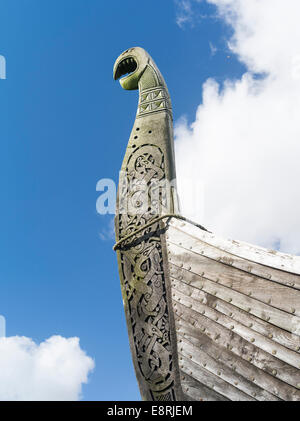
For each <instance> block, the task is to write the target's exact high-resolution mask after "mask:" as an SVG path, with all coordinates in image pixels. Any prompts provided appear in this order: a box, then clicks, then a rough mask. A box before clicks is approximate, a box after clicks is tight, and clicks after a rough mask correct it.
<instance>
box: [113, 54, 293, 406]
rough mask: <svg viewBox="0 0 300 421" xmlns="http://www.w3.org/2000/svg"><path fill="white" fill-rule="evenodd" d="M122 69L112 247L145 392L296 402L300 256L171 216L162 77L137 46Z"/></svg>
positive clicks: (149, 395) (118, 67) (119, 64)
mask: <svg viewBox="0 0 300 421" xmlns="http://www.w3.org/2000/svg"><path fill="white" fill-rule="evenodd" d="M128 73H129V74H128ZM127 74H128V75H127ZM126 75H127V76H126ZM121 76H125V77H123V78H122V79H121V80H120V83H121V85H122V87H123V88H124V89H128V90H132V89H139V91H140V93H139V105H138V110H137V116H136V120H135V122H134V126H133V129H132V132H131V135H130V139H129V143H128V147H127V150H126V154H125V157H124V161H123V164H122V171H121V173H120V185H119V190H118V200H117V209H116V218H115V227H116V240H117V243H116V245H115V248H114V249H116V250H117V257H118V266H119V273H120V279H121V289H122V295H123V302H124V309H125V315H126V321H127V327H128V335H129V342H130V347H131V352H132V356H133V363H134V367H135V371H136V376H137V380H138V383H139V387H140V391H141V395H142V398H143V399H145V400H157V401H167V400H183V399H188V400H193V399H196V400H208V401H222V400H241V401H255V400H262V401H265V400H267V401H277V400H294V401H300V391H299V389H300V370H299V369H300V352H299V351H300V257H297V256H290V255H287V254H283V253H278V252H276V251H274V250H266V249H263V248H261V247H256V246H252V245H249V244H247V243H243V242H240V241H232V240H224V239H221V238H218V237H217V236H215V235H214V234H211V233H209V232H207V231H205V229H203V228H202V227H201V226H197V224H194V223H190V222H188V221H187V220H186V219H185V221H186V222H182V219H184V218H183V217H182V216H180V215H176V217H175V216H174V213H178V212H179V210H178V206H177V195H176V180H175V165H174V148H173V130H172V108H171V102H170V98H169V93H168V90H167V87H166V84H165V82H164V79H163V77H162V75H161V73H160V72H159V70H158V68H157V66H156V65H155V63H154V62H153V60H152V58H151V57H150V56H149V55H148V53H147V52H146V51H145V50H143V49H141V48H139V47H135V48H130V49H128V50H126V51H124V53H122V54H121V55H120V57H119V58H118V59H117V61H116V63H115V66H114V78H115V79H118V78H119V77H121ZM153 194H154V196H153ZM166 218H168V221H167V219H166ZM179 219H180V221H179ZM164 221H165V222H164ZM166 221H167V222H166Z"/></svg>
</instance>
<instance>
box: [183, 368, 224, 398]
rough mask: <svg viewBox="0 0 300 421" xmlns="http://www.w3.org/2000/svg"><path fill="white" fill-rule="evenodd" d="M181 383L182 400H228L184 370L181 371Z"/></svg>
mask: <svg viewBox="0 0 300 421" xmlns="http://www.w3.org/2000/svg"><path fill="white" fill-rule="evenodd" d="M181 384H182V388H183V392H184V395H185V399H184V400H192V401H193V400H195V401H207V402H218V401H229V400H230V399H228V398H225V396H222V395H220V394H219V393H216V392H215V391H214V390H213V389H211V388H209V387H207V386H205V385H204V384H202V383H200V382H199V381H197V380H195V379H194V377H192V376H189V375H188V374H187V373H185V372H184V371H181Z"/></svg>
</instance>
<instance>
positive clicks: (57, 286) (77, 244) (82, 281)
mask: <svg viewBox="0 0 300 421" xmlns="http://www.w3.org/2000/svg"><path fill="white" fill-rule="evenodd" d="M194 7H195V9H194V13H197V14H199V15H202V18H201V17H200V16H198V15H197V14H196V15H195V14H194V15H193V20H192V21H189V22H185V23H184V24H182V25H181V26H179V25H178V23H176V19H177V20H178V16H179V14H180V13H182V10H180V8H179V4H178V2H177V3H175V2H173V1H171V0H167V1H161V0H151V2H141V1H136V0H129V1H124V0H123V1H120V0H115V1H114V2H103V1H100V0H43V1H40V0H26V1H23V0H1V1H0V54H1V55H3V56H5V58H6V62H7V79H6V80H0V121H1V124H0V130H1V152H0V172H1V176H0V183H1V187H0V188H1V202H2V205H1V214H2V217H1V237H0V247H1V264H0V282H1V283H0V288H1V289H0V314H2V315H4V316H5V317H6V322H7V336H14V335H20V336H23V335H24V336H27V337H30V338H32V339H33V340H34V341H36V342H41V341H43V340H45V339H46V338H48V337H50V336H52V335H62V336H64V337H72V336H78V337H79V338H80V343H81V347H82V348H83V349H84V350H85V351H86V352H87V354H88V355H89V356H91V357H92V358H94V359H95V363H96V367H95V369H94V372H93V373H92V375H91V376H90V378H89V383H88V384H87V385H84V387H83V399H85V400H137V399H140V395H139V391H138V387H137V383H136V380H135V375H134V371H133V366H132V362H131V356H130V352H129V345H128V339H127V331H126V325H125V318H124V313H123V306H122V299H121V292H120V287H119V276H118V272H117V262H116V256H115V253H114V252H113V251H112V246H113V239H112V238H111V236H110V234H109V231H110V230H109V226H110V224H111V220H112V216H111V215H109V216H100V215H98V214H97V212H96V200H97V197H98V195H99V193H98V192H96V183H97V181H98V180H99V179H101V178H112V179H114V180H117V177H118V171H119V168H120V165H121V162H122V159H123V155H124V152H125V148H126V144H127V141H128V137H129V133H130V130H131V126H132V123H133V121H134V118H135V112H136V105H137V92H125V91H123V90H122V89H121V88H120V86H119V84H118V83H117V82H114V81H113V78H112V68H113V64H114V61H115V59H116V58H117V57H118V55H119V54H120V53H121V52H122V51H123V50H125V49H127V48H129V47H132V46H141V47H143V48H145V49H146V50H147V51H148V52H149V53H150V54H151V55H152V56H153V58H154V60H155V61H156V63H157V65H158V66H159V68H160V70H161V72H162V73H163V75H164V77H165V79H166V82H167V84H168V88H169V91H170V94H171V98H172V103H173V111H174V120H175V121H177V120H178V119H179V118H180V117H181V116H182V115H186V117H187V120H188V121H193V119H194V118H195V112H196V108H197V106H198V105H199V103H200V101H201V95H202V84H203V83H204V82H205V80H206V79H207V78H209V77H214V78H215V79H216V80H217V81H219V82H222V81H223V80H224V79H225V78H238V77H240V75H241V74H242V72H243V71H244V67H243V66H242V65H241V64H239V63H238V61H237V60H236V59H235V58H234V56H232V54H231V53H230V52H229V51H228V49H227V47H226V41H227V39H228V37H229V36H230V33H231V32H230V30H229V29H228V28H227V27H226V26H225V25H224V24H223V23H222V21H221V20H220V19H218V18H216V13H215V8H214V7H213V6H212V5H207V4H206V3H205V2H202V3H199V4H194ZM203 15H205V17H203ZM210 45H211V46H212V45H213V46H214V47H216V48H217V51H216V52H215V53H214V54H213V52H212V49H211V47H210ZM228 56H230V57H229V58H228ZM100 234H102V235H100ZM103 237H105V239H103Z"/></svg>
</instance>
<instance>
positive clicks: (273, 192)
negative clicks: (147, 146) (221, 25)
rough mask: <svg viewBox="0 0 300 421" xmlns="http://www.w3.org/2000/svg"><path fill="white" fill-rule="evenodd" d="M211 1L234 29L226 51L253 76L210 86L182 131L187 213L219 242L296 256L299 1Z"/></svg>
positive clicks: (180, 161) (179, 143)
mask: <svg viewBox="0 0 300 421" xmlns="http://www.w3.org/2000/svg"><path fill="white" fill-rule="evenodd" d="M207 1H208V2H209V3H211V4H215V5H216V7H217V9H218V12H219V15H220V17H221V18H222V19H224V20H225V21H226V22H227V23H228V24H229V25H231V26H232V27H233V30H234V35H233V37H232V39H231V40H230V42H229V48H230V49H231V50H232V52H233V53H234V54H237V55H238V57H239V59H240V60H241V61H242V62H243V63H244V64H245V65H246V66H247V70H248V71H247V72H246V73H245V74H244V75H243V77H242V78H241V79H240V80H237V81H229V80H228V81H226V83H225V85H224V87H223V89H220V86H219V85H218V84H217V82H216V81H214V80H213V79H210V80H208V81H207V82H206V83H205V84H204V86H203V100H202V103H201V104H200V105H199V107H198V110H197V114H196V119H195V121H194V122H193V123H192V124H191V125H188V124H187V122H186V121H185V120H184V119H181V120H180V121H179V122H178V123H177V126H176V128H175V137H176V144H175V146H176V157H177V176H178V184H179V193H180V199H181V205H182V212H183V214H185V215H188V216H189V217H191V218H193V219H195V220H197V221H198V222H199V223H201V224H202V225H205V226H206V227H207V228H208V229H210V230H212V231H214V232H215V233H219V234H220V235H222V236H226V237H231V238H236V239H241V240H245V241H249V242H252V243H257V244H260V245H263V246H266V247H273V248H275V247H279V248H280V249H281V250H282V251H285V252H290V253H295V254H299V253H300V223H299V215H300V189H299V180H300V165H299V158H300V118H299V110H300V44H299V39H300V25H299V22H298V20H299V19H298V17H299V16H300V2H299V1H298V0H287V1H282V0H251V1H245V0H207ZM255 73H260V74H262V73H263V74H264V77H263V78H262V77H260V78H257V77H255ZM195 195H197V196H198V197H201V198H203V199H204V200H203V202H202V208H201V206H200V207H199V206H198V207H197V206H192V205H191V203H190V200H191V196H193V197H194V196H195Z"/></svg>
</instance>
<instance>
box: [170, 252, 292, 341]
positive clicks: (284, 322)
mask: <svg viewBox="0 0 300 421" xmlns="http://www.w3.org/2000/svg"><path fill="white" fill-rule="evenodd" d="M175 250H177V253H176V252H175ZM169 251H170V252H171V253H170V255H169V256H170V257H169V259H170V260H169V263H170V268H171V276H173V277H176V279H178V280H182V279H183V276H184V279H185V282H186V283H188V284H190V285H192V286H194V287H196V288H198V289H203V291H205V292H207V293H209V294H212V295H215V296H216V297H218V298H220V299H222V300H224V301H227V302H230V303H232V304H233V305H234V306H236V307H238V308H240V309H242V310H244V311H247V312H249V313H250V314H253V315H255V316H257V317H259V318H260V319H262V320H266V321H268V322H269V323H271V324H273V325H275V326H278V327H280V328H282V329H285V330H287V331H288V332H291V333H295V334H299V331H300V318H299V317H298V316H296V315H294V314H289V313H287V312H284V311H282V310H279V309H277V308H275V307H273V306H271V305H268V304H265V303H263V302H261V301H258V300H256V299H254V298H252V297H251V296H250V297H249V296H246V295H245V294H242V293H240V292H237V291H234V290H232V289H231V288H228V287H225V286H223V285H221V284H220V283H217V282H214V281H212V280H210V279H208V278H207V277H206V274H205V272H203V271H202V270H201V265H200V266H199V272H198V273H199V274H198V273H194V272H191V271H185V272H184V273H183V272H182V271H181V273H180V270H181V268H180V265H182V263H180V262H181V261H182V256H181V254H180V253H179V252H178V247H177V246H175V245H169ZM196 265H197V256H195V260H194V266H196ZM195 270H197V269H195Z"/></svg>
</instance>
